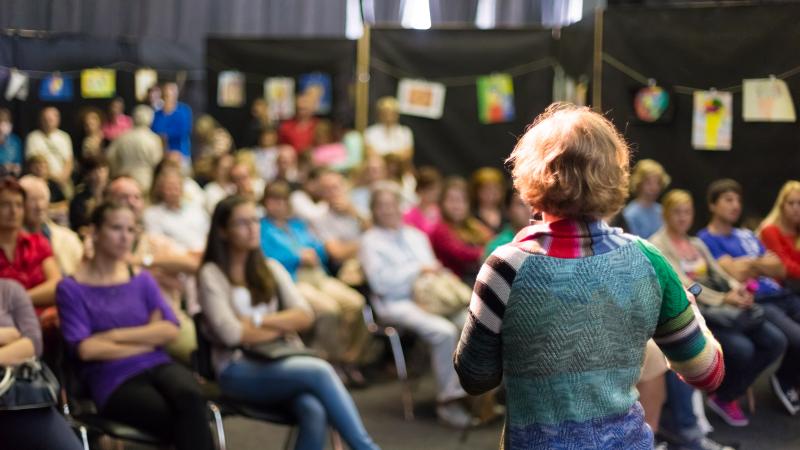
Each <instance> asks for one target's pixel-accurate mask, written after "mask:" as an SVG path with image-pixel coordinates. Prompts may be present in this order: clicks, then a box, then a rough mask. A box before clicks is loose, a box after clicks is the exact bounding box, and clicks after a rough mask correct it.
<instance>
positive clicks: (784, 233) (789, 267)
mask: <svg viewBox="0 0 800 450" xmlns="http://www.w3.org/2000/svg"><path fill="white" fill-rule="evenodd" d="M758 234H759V237H760V238H761V242H763V243H764V247H766V248H767V249H768V250H770V251H772V252H773V253H775V254H776V255H778V257H779V258H780V259H781V262H782V263H783V265H784V267H786V280H785V281H786V284H787V286H788V287H789V288H792V289H793V290H795V291H797V290H798V289H799V288H800V181H795V180H790V181H787V182H786V184H784V185H783V188H781V190H780V192H779V193H778V198H777V199H775V205H774V206H773V207H772V211H770V213H769V215H768V216H767V218H766V219H764V221H763V222H761V226H760V227H759V228H758Z"/></svg>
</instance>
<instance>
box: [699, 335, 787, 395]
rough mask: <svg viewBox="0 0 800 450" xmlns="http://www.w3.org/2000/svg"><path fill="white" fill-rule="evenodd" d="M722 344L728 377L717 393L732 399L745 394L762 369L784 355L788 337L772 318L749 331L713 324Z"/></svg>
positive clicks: (718, 339)
mask: <svg viewBox="0 0 800 450" xmlns="http://www.w3.org/2000/svg"><path fill="white" fill-rule="evenodd" d="M710 329H711V331H712V332H713V333H714V337H716V338H717V341H719V343H720V345H721V346H722V353H723V355H725V356H724V359H725V379H724V380H722V384H721V385H720V387H719V389H718V390H717V397H719V399H720V400H722V401H725V402H730V401H733V400H736V399H738V398H739V397H741V396H742V395H744V393H745V391H747V388H748V387H750V385H751V384H753V382H754V381H755V380H756V378H758V376H759V375H760V374H761V372H762V371H763V370H764V369H766V368H767V366H769V365H770V364H772V363H773V362H775V360H777V359H778V358H780V357H781V355H783V352H784V351H785V350H786V337H785V336H784V335H783V333H781V330H780V329H778V328H777V327H776V326H775V325H773V324H771V323H770V322H769V321H766V322H764V323H762V324H761V325H759V326H757V327H755V328H753V329H752V330H748V331H746V332H742V331H738V330H734V329H731V328H721V327H710Z"/></svg>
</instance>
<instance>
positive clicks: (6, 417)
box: [0, 279, 83, 450]
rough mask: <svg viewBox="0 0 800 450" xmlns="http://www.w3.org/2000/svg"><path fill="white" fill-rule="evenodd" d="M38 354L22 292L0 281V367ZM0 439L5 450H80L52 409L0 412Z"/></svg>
mask: <svg viewBox="0 0 800 450" xmlns="http://www.w3.org/2000/svg"><path fill="white" fill-rule="evenodd" d="M41 354H42V332H41V330H40V329H39V322H38V320H36V314H35V313H34V312H33V306H31V300H30V299H29V298H28V296H27V294H26V293H25V289H24V288H23V287H22V286H20V285H19V283H17V282H15V281H13V280H5V279H0V367H13V366H15V365H17V364H20V363H22V362H24V361H26V360H28V359H30V358H33V357H38V356H41ZM0 436H2V437H0V440H1V441H2V446H3V448H8V449H59V450H80V449H82V448H83V447H81V445H80V443H79V442H78V439H77V438H76V436H75V433H73V432H72V429H70V426H69V424H68V423H67V421H66V420H64V418H63V417H62V416H61V415H60V414H59V413H58V411H56V408H55V407H53V406H50V407H45V408H33V409H21V410H15V411H0Z"/></svg>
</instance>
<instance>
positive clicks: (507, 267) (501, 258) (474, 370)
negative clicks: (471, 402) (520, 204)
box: [453, 245, 527, 395]
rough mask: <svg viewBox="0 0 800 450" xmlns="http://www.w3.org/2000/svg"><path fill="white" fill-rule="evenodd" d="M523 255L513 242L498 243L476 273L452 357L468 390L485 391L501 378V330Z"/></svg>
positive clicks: (460, 378) (475, 392)
mask: <svg viewBox="0 0 800 450" xmlns="http://www.w3.org/2000/svg"><path fill="white" fill-rule="evenodd" d="M526 256H527V254H526V253H525V252H524V251H522V250H520V249H519V248H517V247H514V246H513V245H504V246H501V247H498V248H497V249H496V250H495V251H494V252H492V254H491V255H490V256H489V258H487V259H486V262H484V264H483V266H482V267H481V270H480V272H479V273H478V279H477V280H476V281H475V288H474V290H473V292H472V299H471V300H470V305H469V316H468V317H467V323H466V324H465V325H464V329H463V330H462V332H461V339H460V340H459V342H458V347H457V348H456V353H455V355H454V358H453V359H454V364H455V368H456V372H457V373H458V377H459V380H460V381H461V386H462V387H463V388H464V390H465V391H467V392H468V393H470V394H473V395H478V394H481V393H484V392H486V391H488V390H490V389H493V388H495V387H497V386H498V385H499V384H500V382H501V381H502V378H503V366H502V348H501V339H500V330H501V327H502V324H503V315H504V314H505V310H506V305H507V304H508V298H509V296H510V294H511V286H512V285H513V283H514V279H515V277H516V275H517V271H518V270H519V268H520V267H521V266H522V263H523V262H524V261H525V257H526Z"/></svg>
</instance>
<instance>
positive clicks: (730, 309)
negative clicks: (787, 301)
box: [701, 304, 765, 332]
mask: <svg viewBox="0 0 800 450" xmlns="http://www.w3.org/2000/svg"><path fill="white" fill-rule="evenodd" d="M701 312H702V313H703V317H704V318H705V319H706V323H708V325H709V326H710V327H712V328H713V327H719V328H727V329H730V330H736V331H742V332H746V331H750V330H752V329H754V328H756V327H758V326H761V324H762V323H764V320H765V317H764V308H762V307H761V306H760V305H757V304H754V305H752V306H751V307H750V308H748V309H740V308H737V307H735V306H731V305H720V306H705V307H703V308H701Z"/></svg>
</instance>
